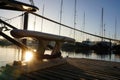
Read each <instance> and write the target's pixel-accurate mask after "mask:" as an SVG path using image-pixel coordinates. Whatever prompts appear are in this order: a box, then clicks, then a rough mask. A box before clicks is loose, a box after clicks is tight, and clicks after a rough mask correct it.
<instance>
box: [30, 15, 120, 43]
mask: <svg viewBox="0 0 120 80" xmlns="http://www.w3.org/2000/svg"><path fill="white" fill-rule="evenodd" d="M31 14H33V15H36V16H38V17H41V18H43V19H46V20H48V21H51V22H53V23H56V24H59V25H61V26H64V27H67V28H69V29H73V30H76V31H78V32H82V33H85V34H88V35H92V36H95V37H99V38H104V39H107V40H112V41H120V40H117V39H112V38H108V37H103V36H99V35H96V34H92V33H88V32H85V31H82V30H79V29H74V28H72V27H71V26H68V25H65V24H62V23H59V22H57V21H54V20H52V19H49V18H47V17H44V16H42V15H39V14H36V13H31Z"/></svg>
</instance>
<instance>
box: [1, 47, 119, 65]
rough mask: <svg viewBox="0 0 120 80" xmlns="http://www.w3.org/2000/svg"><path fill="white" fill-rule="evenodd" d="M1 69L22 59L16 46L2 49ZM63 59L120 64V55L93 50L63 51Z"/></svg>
mask: <svg viewBox="0 0 120 80" xmlns="http://www.w3.org/2000/svg"><path fill="white" fill-rule="evenodd" d="M0 51H1V53H0V67H1V66H5V65H6V64H8V63H12V62H13V61H14V60H20V59H21V57H20V56H21V50H20V49H19V48H18V47H16V46H8V47H0ZM62 56H63V57H67V56H68V57H73V58H89V59H98V60H106V61H115V62H120V54H119V53H114V52H104V51H101V52H96V51H93V50H81V51H80V52H76V53H75V52H65V51H62Z"/></svg>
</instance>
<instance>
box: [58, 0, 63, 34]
mask: <svg viewBox="0 0 120 80" xmlns="http://www.w3.org/2000/svg"><path fill="white" fill-rule="evenodd" d="M62 12H63V0H61V4H60V23H61V22H62ZM60 34H61V25H60V27H59V35H60Z"/></svg>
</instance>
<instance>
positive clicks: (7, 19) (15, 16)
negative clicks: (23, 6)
mask: <svg viewBox="0 0 120 80" xmlns="http://www.w3.org/2000/svg"><path fill="white" fill-rule="evenodd" d="M23 15H24V14H20V15H18V16H15V17H12V18H9V19H6V20H4V21H9V20H12V19H15V18H18V17H20V16H23Z"/></svg>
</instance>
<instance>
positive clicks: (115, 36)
mask: <svg viewBox="0 0 120 80" xmlns="http://www.w3.org/2000/svg"><path fill="white" fill-rule="evenodd" d="M114 38H115V39H116V38H117V18H116V17H115V35H114Z"/></svg>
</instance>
